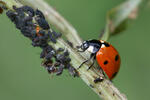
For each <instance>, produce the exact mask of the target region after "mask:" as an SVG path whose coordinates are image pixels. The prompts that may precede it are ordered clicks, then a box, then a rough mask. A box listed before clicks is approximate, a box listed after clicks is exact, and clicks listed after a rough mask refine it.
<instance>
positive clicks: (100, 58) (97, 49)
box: [79, 40, 120, 80]
mask: <svg viewBox="0 0 150 100" xmlns="http://www.w3.org/2000/svg"><path fill="white" fill-rule="evenodd" d="M79 48H81V50H82V51H80V50H79V52H84V51H85V50H87V51H89V52H91V56H90V58H89V59H87V60H86V61H84V62H83V63H82V64H81V65H80V66H79V68H80V67H81V66H82V65H83V64H84V63H86V62H88V61H90V60H91V59H93V63H92V65H91V66H90V67H92V66H93V64H94V62H95V60H97V62H98V64H99V66H100V67H101V68H102V70H103V71H104V72H105V73H106V75H107V76H108V78H109V79H110V80H112V79H113V78H114V77H115V76H116V74H117V73H118V71H119V68H120V55H119V53H118V52H117V50H116V49H115V48H114V47H113V46H112V45H111V44H109V43H108V42H106V41H103V40H89V41H84V42H83V43H82V45H81V46H79ZM90 67H89V68H90ZM96 80H98V79H96Z"/></svg>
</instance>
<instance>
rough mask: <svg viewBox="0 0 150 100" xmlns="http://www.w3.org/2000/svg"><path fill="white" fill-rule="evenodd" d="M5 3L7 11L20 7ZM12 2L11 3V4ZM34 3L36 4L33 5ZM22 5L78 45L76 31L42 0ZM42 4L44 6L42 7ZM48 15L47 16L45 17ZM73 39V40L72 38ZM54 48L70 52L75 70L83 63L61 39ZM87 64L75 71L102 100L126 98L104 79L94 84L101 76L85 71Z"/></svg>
mask: <svg viewBox="0 0 150 100" xmlns="http://www.w3.org/2000/svg"><path fill="white" fill-rule="evenodd" d="M0 1H3V2H5V4H6V6H7V8H8V9H12V5H19V6H21V5H20V4H19V3H18V2H16V0H14V1H13V0H0ZM12 1H13V2H12ZM35 2H36V4H35ZM23 3H26V4H27V5H30V6H32V7H34V8H36V7H37V8H39V9H40V10H42V11H43V13H44V14H45V15H46V17H47V19H48V21H49V22H51V23H53V25H54V26H56V27H57V28H58V29H59V30H61V31H62V32H63V33H64V35H65V36H66V37H67V39H68V40H69V41H71V42H73V43H74V44H75V43H77V44H80V43H81V39H80V37H79V36H78V35H77V32H76V30H75V29H74V28H73V27H72V26H71V25H70V24H68V22H67V21H66V20H64V18H63V17H62V16H60V15H59V14H58V12H56V11H55V10H54V9H52V7H50V6H48V5H47V4H46V3H45V2H44V1H43V0H24V2H23ZM43 4H44V5H43ZM49 12H51V13H49ZM47 14H49V15H47ZM72 37H73V38H72ZM53 46H54V48H59V47H65V48H67V49H68V51H69V52H70V57H71V60H72V62H71V63H72V65H73V67H74V68H75V69H77V68H78V66H79V65H80V64H81V63H82V62H83V61H84V58H83V57H82V56H81V55H80V54H79V53H77V52H76V51H75V50H73V49H72V48H71V47H70V46H68V44H67V43H66V42H64V40H63V39H62V38H60V39H58V40H57V43H56V45H53ZM87 68H88V64H84V65H83V67H81V68H80V69H77V70H78V72H79V75H80V77H81V79H82V80H83V81H84V82H85V83H86V84H87V85H88V86H89V87H90V88H91V89H92V90H93V91H95V93H97V94H98V95H99V96H100V97H101V98H103V99H104V100H126V99H127V98H126V97H125V96H124V94H122V93H120V91H119V90H118V89H117V88H116V87H115V86H114V85H113V84H112V82H110V81H109V80H107V79H104V80H103V81H102V82H99V83H94V80H95V79H96V78H98V77H99V76H100V75H101V76H102V74H101V73H100V72H98V70H97V69H96V68H94V67H93V68H91V69H90V70H88V71H87Z"/></svg>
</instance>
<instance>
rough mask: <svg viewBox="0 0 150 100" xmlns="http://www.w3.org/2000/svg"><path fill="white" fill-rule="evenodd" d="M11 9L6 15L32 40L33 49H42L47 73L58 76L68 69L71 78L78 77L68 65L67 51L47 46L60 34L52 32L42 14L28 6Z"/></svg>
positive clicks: (54, 41)
mask: <svg viewBox="0 0 150 100" xmlns="http://www.w3.org/2000/svg"><path fill="white" fill-rule="evenodd" d="M13 9H14V10H9V11H7V12H6V15H7V16H8V17H9V18H10V20H11V21H12V22H13V23H14V24H15V25H16V28H17V29H19V30H20V31H21V33H22V34H23V35H24V36H25V37H28V38H29V39H30V40H32V45H33V46H34V47H40V48H41V49H42V52H41V54H40V58H43V59H44V61H43V63H42V65H43V66H44V67H45V68H46V69H47V71H48V72H49V73H56V75H60V74H62V72H63V69H68V70H69V72H70V74H71V75H72V76H78V74H77V71H76V70H75V69H74V68H73V67H72V65H71V64H70V61H71V59H70V58H69V53H68V51H67V50H64V49H63V48H59V49H58V50H55V49H54V48H53V47H52V45H49V44H48V43H49V42H52V43H53V44H55V43H56V42H57V38H59V37H61V34H60V33H56V32H55V31H52V29H51V28H50V26H49V24H48V23H47V21H46V19H45V16H44V15H43V13H42V12H41V11H40V10H38V9H36V10H34V9H32V8H31V7H29V6H22V7H19V8H17V7H16V6H13Z"/></svg>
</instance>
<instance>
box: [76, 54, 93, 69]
mask: <svg viewBox="0 0 150 100" xmlns="http://www.w3.org/2000/svg"><path fill="white" fill-rule="evenodd" d="M94 55H95V54H91V55H90V58H89V59H87V60H85V61H84V62H82V63H81V64H80V66H79V67H78V69H79V68H81V66H82V65H83V64H85V63H86V62H88V61H90V60H91V59H92V58H93V57H94Z"/></svg>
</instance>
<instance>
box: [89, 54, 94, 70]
mask: <svg viewBox="0 0 150 100" xmlns="http://www.w3.org/2000/svg"><path fill="white" fill-rule="evenodd" d="M93 57H94V58H93V62H92V64H91V65H90V67H89V68H88V69H87V70H89V69H90V68H91V67H92V66H93V65H94V63H95V59H96V56H95V54H93Z"/></svg>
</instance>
